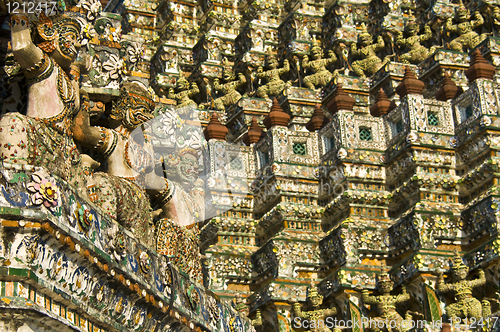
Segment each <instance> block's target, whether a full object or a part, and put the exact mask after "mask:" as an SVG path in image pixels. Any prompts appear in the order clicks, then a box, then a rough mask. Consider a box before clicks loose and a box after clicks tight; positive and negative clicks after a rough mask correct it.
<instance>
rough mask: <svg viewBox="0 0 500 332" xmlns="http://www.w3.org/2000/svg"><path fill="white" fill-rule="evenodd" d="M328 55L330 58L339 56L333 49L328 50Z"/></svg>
mask: <svg viewBox="0 0 500 332" xmlns="http://www.w3.org/2000/svg"><path fill="white" fill-rule="evenodd" d="M328 56H329V57H330V58H333V57H335V58H336V57H337V56H336V55H335V52H334V51H333V50H329V51H328Z"/></svg>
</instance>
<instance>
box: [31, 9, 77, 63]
mask: <svg viewBox="0 0 500 332" xmlns="http://www.w3.org/2000/svg"><path fill="white" fill-rule="evenodd" d="M62 26H70V27H72V28H74V29H75V31H76V32H77V33H78V34H80V32H81V26H80V24H78V21H76V20H75V19H73V18H71V17H69V16H66V15H61V16H60V17H59V19H58V20H57V21H56V22H53V21H52V19H51V18H50V17H47V16H46V15H45V13H44V12H43V11H42V12H41V13H40V18H39V20H38V23H37V26H36V29H37V31H38V34H39V35H40V37H41V38H42V40H43V42H41V43H39V44H37V46H38V47H40V48H41V49H42V50H43V51H44V52H46V53H50V52H53V51H54V50H55V49H56V46H57V43H58V42H59V41H58V39H59V38H58V37H59V35H60V31H59V30H60V29H61V27H62Z"/></svg>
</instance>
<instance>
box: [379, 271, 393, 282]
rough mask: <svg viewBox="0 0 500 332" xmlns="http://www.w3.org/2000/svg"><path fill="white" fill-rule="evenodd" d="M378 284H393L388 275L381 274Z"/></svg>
mask: <svg viewBox="0 0 500 332" xmlns="http://www.w3.org/2000/svg"><path fill="white" fill-rule="evenodd" d="M378 283H379V284H384V283H392V280H391V277H390V276H389V274H387V273H385V272H384V273H381V274H380V275H379V277H378Z"/></svg>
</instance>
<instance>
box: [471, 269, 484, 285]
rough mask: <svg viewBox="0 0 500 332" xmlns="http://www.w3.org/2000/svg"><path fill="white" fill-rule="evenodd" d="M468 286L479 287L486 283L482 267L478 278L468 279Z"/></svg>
mask: <svg viewBox="0 0 500 332" xmlns="http://www.w3.org/2000/svg"><path fill="white" fill-rule="evenodd" d="M469 285H470V287H473V288H474V287H479V286H484V285H486V277H485V275H484V271H483V269H480V270H479V278H477V279H474V280H470V281H469Z"/></svg>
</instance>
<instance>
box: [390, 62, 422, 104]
mask: <svg viewBox="0 0 500 332" xmlns="http://www.w3.org/2000/svg"><path fill="white" fill-rule="evenodd" d="M423 90H424V83H423V82H421V81H419V80H418V79H417V78H416V77H415V74H413V71H412V70H411V69H410V67H409V66H406V67H405V75H404V77H403V80H402V81H401V83H399V85H398V87H397V88H396V93H397V94H398V95H399V96H400V97H401V98H403V97H404V96H406V95H409V94H416V95H421V94H422V91H423Z"/></svg>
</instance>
